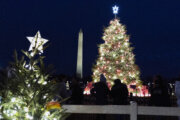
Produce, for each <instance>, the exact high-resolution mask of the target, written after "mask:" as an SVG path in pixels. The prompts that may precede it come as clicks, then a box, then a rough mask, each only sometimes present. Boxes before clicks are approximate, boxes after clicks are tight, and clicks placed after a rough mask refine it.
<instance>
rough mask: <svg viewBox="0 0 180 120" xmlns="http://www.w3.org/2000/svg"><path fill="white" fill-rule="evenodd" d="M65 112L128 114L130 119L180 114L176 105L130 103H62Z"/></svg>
mask: <svg viewBox="0 0 180 120" xmlns="http://www.w3.org/2000/svg"><path fill="white" fill-rule="evenodd" d="M63 108H65V109H67V111H66V112H67V113H76V114H129V115H130V120H137V115H158V116H180V108H178V107H150V106H137V103H136V102H131V104H130V105H103V106H99V105H64V106H63Z"/></svg>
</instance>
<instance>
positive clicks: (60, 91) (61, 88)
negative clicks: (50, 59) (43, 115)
mask: <svg viewBox="0 0 180 120" xmlns="http://www.w3.org/2000/svg"><path fill="white" fill-rule="evenodd" d="M56 81H57V85H56V91H57V98H58V100H63V99H65V98H68V97H69V96H70V95H69V93H68V91H67V88H66V83H65V81H66V76H59V77H57V78H56ZM65 102H66V101H65Z"/></svg>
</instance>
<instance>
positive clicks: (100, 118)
mask: <svg viewBox="0 0 180 120" xmlns="http://www.w3.org/2000/svg"><path fill="white" fill-rule="evenodd" d="M109 92H110V91H109V88H108V86H107V83H106V78H105V77H104V75H103V74H101V75H100V81H99V82H97V83H95V84H94V88H92V89H91V94H92V95H94V96H95V98H96V105H106V104H108V95H109ZM96 119H97V120H105V119H106V116H105V115H97V117H96Z"/></svg>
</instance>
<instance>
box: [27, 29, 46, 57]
mask: <svg viewBox="0 0 180 120" xmlns="http://www.w3.org/2000/svg"><path fill="white" fill-rule="evenodd" d="M27 39H28V40H29V41H30V42H31V45H30V47H29V51H32V50H34V49H37V50H39V54H41V53H43V45H44V44H45V43H47V42H48V40H47V39H44V38H41V34H40V32H39V31H38V32H37V33H36V35H35V37H27ZM34 54H35V53H34V52H32V53H31V56H34Z"/></svg>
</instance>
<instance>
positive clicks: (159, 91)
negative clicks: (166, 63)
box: [150, 75, 170, 120]
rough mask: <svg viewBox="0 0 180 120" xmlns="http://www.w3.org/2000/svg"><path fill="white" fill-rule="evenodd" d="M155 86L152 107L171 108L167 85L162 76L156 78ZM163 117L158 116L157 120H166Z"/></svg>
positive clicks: (152, 94) (152, 91)
mask: <svg viewBox="0 0 180 120" xmlns="http://www.w3.org/2000/svg"><path fill="white" fill-rule="evenodd" d="M153 82H154V84H153V88H152V90H151V98H150V105H153V106H170V97H169V94H168V88H167V85H165V83H164V81H163V79H162V77H161V76H159V75H157V76H155V77H154V81H153ZM164 119H165V118H164V117H163V116H157V117H156V120H164Z"/></svg>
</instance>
